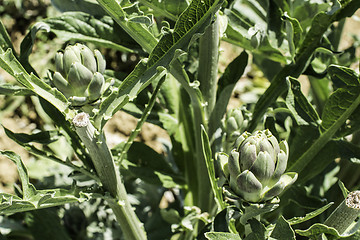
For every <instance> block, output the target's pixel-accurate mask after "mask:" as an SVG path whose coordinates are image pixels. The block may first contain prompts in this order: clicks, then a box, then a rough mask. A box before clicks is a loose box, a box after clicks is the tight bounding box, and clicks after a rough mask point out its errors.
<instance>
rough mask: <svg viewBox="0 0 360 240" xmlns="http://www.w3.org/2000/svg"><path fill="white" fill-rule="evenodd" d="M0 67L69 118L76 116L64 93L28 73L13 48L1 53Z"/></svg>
mask: <svg viewBox="0 0 360 240" xmlns="http://www.w3.org/2000/svg"><path fill="white" fill-rule="evenodd" d="M0 52H1V51H0ZM0 67H1V68H3V69H4V70H5V71H6V72H8V73H9V74H10V75H12V76H13V77H14V78H15V79H16V80H17V81H18V82H19V83H21V84H22V85H23V86H25V87H26V88H28V89H29V90H31V91H33V92H34V93H36V94H37V95H39V96H40V97H42V98H44V99H46V100H47V101H48V102H50V103H51V104H52V105H53V106H54V107H56V108H57V109H58V110H59V111H60V112H62V113H64V114H66V116H67V118H72V117H73V116H74V112H73V111H72V110H70V109H69V108H68V102H67V99H66V98H65V97H64V95H62V94H61V93H60V92H59V91H58V90H57V89H55V88H51V87H50V86H49V85H48V84H46V83H45V82H43V81H42V80H40V79H39V78H38V77H36V76H35V75H34V74H28V73H27V72H26V70H25V69H24V67H23V66H22V65H21V64H20V62H19V61H18V60H17V59H16V57H15V56H14V55H13V53H12V50H11V48H9V49H8V50H7V51H6V52H1V53H0Z"/></svg>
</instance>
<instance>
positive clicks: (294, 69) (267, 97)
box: [248, 1, 360, 131]
mask: <svg viewBox="0 0 360 240" xmlns="http://www.w3.org/2000/svg"><path fill="white" fill-rule="evenodd" d="M350 5H351V7H352V8H354V7H355V8H359V6H360V3H359V2H357V1H347V2H346V3H345V4H343V5H342V8H341V9H339V10H337V11H335V12H334V13H332V14H327V13H325V12H323V11H321V12H319V13H318V14H317V15H316V16H315V17H314V18H313V19H312V23H311V27H310V28H309V31H308V32H307V33H306V35H305V38H304V41H303V42H302V43H301V45H300V46H299V48H298V49H297V54H296V56H295V57H294V59H295V61H294V62H293V63H291V64H288V65H286V66H285V67H283V68H282V70H281V71H280V72H279V73H278V74H277V75H276V76H275V77H274V78H273V79H272V80H271V85H270V87H269V88H268V89H267V90H266V91H265V93H264V94H263V95H262V96H261V97H260V99H259V100H258V102H257V104H256V106H255V109H254V112H253V119H252V121H251V123H250V126H249V128H248V130H250V131H253V130H254V129H255V127H256V126H257V123H258V121H259V120H260V119H261V118H262V116H263V115H264V112H265V111H266V110H267V108H268V106H270V105H271V104H272V103H273V102H275V101H276V100H277V98H278V97H279V96H280V95H281V94H283V93H284V92H285V79H286V77H288V76H292V77H294V78H297V77H299V76H300V74H302V73H303V72H304V70H305V68H306V67H307V64H308V61H309V60H310V58H311V57H312V56H313V53H314V52H315V50H316V49H317V48H318V47H319V46H320V40H321V39H322V38H323V35H324V33H325V31H326V30H327V29H328V27H329V26H330V24H331V23H332V22H334V21H338V20H340V19H341V18H342V17H345V16H348V14H350V13H351V12H349V9H348V7H349V6H350ZM352 10H353V11H354V9H352ZM352 13H353V12H352Z"/></svg>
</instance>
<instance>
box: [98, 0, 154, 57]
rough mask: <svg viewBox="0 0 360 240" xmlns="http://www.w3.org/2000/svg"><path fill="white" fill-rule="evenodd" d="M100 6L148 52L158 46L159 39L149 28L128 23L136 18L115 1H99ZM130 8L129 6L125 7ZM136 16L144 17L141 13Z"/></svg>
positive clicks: (140, 24) (139, 24)
mask: <svg viewBox="0 0 360 240" xmlns="http://www.w3.org/2000/svg"><path fill="white" fill-rule="evenodd" d="M97 1H98V3H99V4H100V6H101V7H102V8H103V9H104V10H105V11H106V12H107V13H108V14H109V15H110V16H111V17H112V18H113V19H114V20H115V21H116V22H117V23H118V24H119V25H120V27H121V28H122V29H123V30H124V31H125V32H127V33H128V34H129V35H130V36H131V37H132V38H133V39H134V40H135V41H136V42H137V43H138V44H139V45H140V46H141V47H142V48H143V49H144V50H145V51H146V52H151V51H152V49H153V48H154V47H155V45H156V44H157V39H156V38H155V37H154V36H153V34H152V33H151V32H150V30H149V28H148V27H147V26H146V25H144V24H142V23H136V22H131V21H128V18H130V17H134V14H132V16H130V15H129V14H127V13H126V11H125V9H124V8H123V7H122V6H121V4H122V3H124V2H125V1H122V2H120V4H119V3H118V2H117V1H115V0H97ZM125 7H128V6H125ZM136 14H137V15H136ZM135 16H142V15H141V13H135Z"/></svg>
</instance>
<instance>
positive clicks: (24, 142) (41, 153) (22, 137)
mask: <svg viewBox="0 0 360 240" xmlns="http://www.w3.org/2000/svg"><path fill="white" fill-rule="evenodd" d="M4 130H5V133H6V135H7V136H8V137H9V138H10V139H12V140H13V141H15V142H16V143H17V144H19V145H21V146H23V147H24V148H25V149H26V150H27V151H28V152H29V153H31V154H34V155H35V156H38V157H42V158H45V159H49V160H51V161H54V162H57V163H60V164H63V165H66V166H68V167H70V168H73V169H74V170H76V171H79V172H81V173H83V174H85V175H87V176H89V177H91V178H93V179H95V180H98V179H97V177H96V175H95V174H92V173H90V172H89V171H88V170H86V169H85V168H84V167H80V166H77V165H75V164H73V163H72V162H71V161H66V160H63V159H60V158H58V157H57V156H55V155H54V154H53V152H51V151H49V150H47V149H45V150H40V149H38V148H36V147H35V146H34V145H33V144H31V143H29V141H32V140H35V142H36V140H38V142H41V143H46V142H51V141H52V140H51V138H48V137H49V135H48V134H47V133H46V132H45V133H39V135H38V136H36V134H35V137H34V136H27V135H26V134H19V133H13V132H12V131H10V130H9V129H7V128H5V127H4ZM41 135H43V136H41ZM39 137H40V139H39ZM36 138H38V139H36ZM41 138H42V139H41ZM53 139H54V137H53ZM83 158H85V156H83V157H81V160H83ZM87 160H88V159H87V158H85V160H83V162H84V164H85V166H87V167H89V168H90V167H92V166H93V165H91V164H88V163H87Z"/></svg>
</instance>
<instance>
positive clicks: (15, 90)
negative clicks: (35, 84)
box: [0, 83, 34, 96]
mask: <svg viewBox="0 0 360 240" xmlns="http://www.w3.org/2000/svg"><path fill="white" fill-rule="evenodd" d="M0 94H1V95H7V96H31V95H34V93H33V91H31V90H29V89H27V88H24V87H20V86H16V85H14V84H9V83H0Z"/></svg>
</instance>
